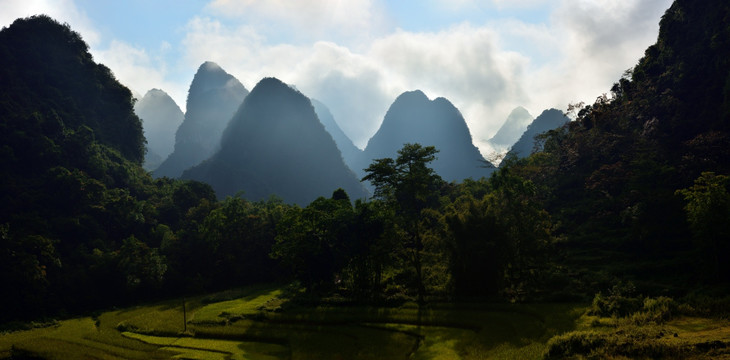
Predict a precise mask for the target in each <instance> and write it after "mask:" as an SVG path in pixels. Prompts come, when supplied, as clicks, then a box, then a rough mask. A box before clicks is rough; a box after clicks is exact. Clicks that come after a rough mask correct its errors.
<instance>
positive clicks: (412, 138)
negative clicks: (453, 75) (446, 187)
mask: <svg viewBox="0 0 730 360" xmlns="http://www.w3.org/2000/svg"><path fill="white" fill-rule="evenodd" d="M405 143H419V144H421V145H423V146H435V147H436V149H438V150H439V153H438V154H437V159H436V160H435V161H434V162H433V164H432V165H433V169H434V170H436V172H437V173H438V174H439V175H440V176H441V177H442V178H443V179H444V180H447V181H461V180H463V179H465V178H473V179H479V178H481V177H482V176H488V175H489V174H491V172H492V171H493V167H492V166H491V165H490V164H488V163H487V162H486V161H485V160H484V158H483V157H482V155H481V154H480V153H479V150H478V149H477V148H476V146H474V145H473V143H472V138H471V134H470V132H469V128H468V127H467V126H466V122H465V121H464V117H463V116H462V115H461V113H460V112H459V110H458V109H456V107H454V105H453V104H451V102H449V101H448V100H446V99H444V98H437V99H435V100H429V99H428V97H426V95H425V94H424V93H423V92H421V91H419V90H416V91H411V92H406V93H403V94H401V95H400V96H398V98H397V99H396V100H395V102H394V103H393V105H391V106H390V109H388V112H387V113H386V114H385V118H384V119H383V123H382V124H381V126H380V129H378V131H377V132H376V133H375V135H373V137H372V138H371V139H370V141H368V145H367V147H366V148H365V150H364V152H363V156H362V157H361V160H360V163H359V165H357V166H356V169H354V170H355V171H358V172H359V175H364V173H363V172H362V169H364V168H366V167H367V166H368V165H369V164H370V163H371V162H372V161H373V159H378V158H384V157H389V158H395V157H397V152H398V150H400V149H401V148H402V147H403V144H405ZM485 166H487V167H488V168H484V167H485Z"/></svg>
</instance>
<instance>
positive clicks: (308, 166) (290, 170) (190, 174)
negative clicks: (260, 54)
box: [183, 78, 366, 205]
mask: <svg viewBox="0 0 730 360" xmlns="http://www.w3.org/2000/svg"><path fill="white" fill-rule="evenodd" d="M183 178H189V179H195V180H200V181H204V182H207V183H209V184H211V185H212V186H213V188H214V189H215V191H216V193H217V194H218V196H219V197H225V196H228V195H234V194H236V193H238V192H243V196H244V197H246V198H248V199H252V200H260V199H265V198H268V197H269V196H271V195H277V196H279V197H281V198H282V199H283V200H284V201H286V202H289V203H296V204H300V205H306V204H308V203H310V202H311V201H313V200H314V199H316V198H317V197H319V196H329V195H331V194H332V192H333V191H334V190H336V189H337V188H343V189H345V191H347V193H348V194H349V195H350V197H351V198H352V199H357V198H363V197H365V196H366V192H365V190H364V188H363V187H362V185H361V184H360V182H359V181H358V180H357V178H356V177H355V175H354V174H353V173H352V171H350V170H349V168H348V167H347V166H346V165H345V164H344V162H343V160H342V156H341V154H340V151H339V150H338V148H337V145H336V144H335V141H334V140H333V139H332V136H330V134H329V133H328V132H327V131H326V130H325V128H324V126H323V125H322V124H321V123H320V121H319V119H318V118H317V115H316V113H315V111H314V108H313V107H312V104H311V102H310V100H309V99H308V98H307V97H306V96H304V95H302V94H301V93H300V92H298V91H297V90H295V89H293V88H291V87H289V86H288V85H286V84H284V83H283V82H281V81H279V80H277V79H275V78H266V79H263V80H261V81H260V82H259V83H258V84H257V85H256V87H255V88H254V89H253V90H252V91H251V93H250V94H249V95H248V96H247V97H246V100H244V102H243V105H242V106H241V108H240V109H239V110H238V112H237V113H236V115H235V116H234V117H233V119H232V120H231V122H230V124H229V126H228V128H227V129H226V130H225V133H224V134H223V138H222V140H221V149H220V151H219V152H218V153H216V154H215V155H214V156H213V157H212V158H211V159H209V160H207V161H205V162H203V163H202V164H200V165H199V166H196V167H194V168H192V169H190V170H188V171H186V172H185V173H183Z"/></svg>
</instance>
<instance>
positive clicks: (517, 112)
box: [489, 106, 533, 148]
mask: <svg viewBox="0 0 730 360" xmlns="http://www.w3.org/2000/svg"><path fill="white" fill-rule="evenodd" d="M532 120H533V118H532V115H530V113H529V112H528V111H527V109H525V108H523V107H522V106H518V107H516V108H515V109H514V110H512V112H511V113H510V114H509V116H508V117H507V120H505V122H504V124H502V126H501V127H500V128H499V130H497V133H496V134H494V136H492V138H491V139H489V143H490V144H491V145H492V146H494V147H495V148H508V147H510V146H512V145H513V144H514V143H515V142H517V140H518V139H519V138H520V136H521V135H522V133H524V132H525V130H527V126H528V125H529V124H530V122H531V121H532Z"/></svg>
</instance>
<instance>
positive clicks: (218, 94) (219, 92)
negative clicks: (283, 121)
mask: <svg viewBox="0 0 730 360" xmlns="http://www.w3.org/2000/svg"><path fill="white" fill-rule="evenodd" d="M246 95H248V90H246V88H245V87H243V85H242V84H241V83H240V82H239V81H238V80H237V79H236V78H235V77H233V76H232V75H230V74H228V73H227V72H225V71H224V70H223V69H222V68H221V67H220V66H218V64H216V63H213V62H210V61H208V62H205V63H203V64H202V65H200V67H199V68H198V71H197V73H195V77H194V78H193V82H192V84H190V90H189V91H188V99H187V111H186V112H185V120H183V122H182V124H181V125H180V127H179V128H178V129H177V132H176V133H175V150H174V151H173V153H172V154H170V156H168V158H167V159H166V160H165V161H164V162H163V163H162V164H161V165H160V166H159V167H158V168H157V170H155V172H154V175H155V176H156V177H162V176H167V177H172V178H176V177H179V176H180V174H182V172H183V171H184V170H185V169H188V168H190V167H192V166H195V165H197V164H199V163H200V162H201V161H203V160H205V159H207V158H209V157H210V156H211V155H213V154H214V153H215V152H216V151H217V150H218V148H219V146H220V139H221V134H222V133H223V130H224V129H225V128H226V125H227V124H228V122H229V121H230V119H231V117H232V116H233V114H234V113H235V112H236V109H238V107H239V106H240V105H241V102H242V101H243V99H244V98H245V97H246Z"/></svg>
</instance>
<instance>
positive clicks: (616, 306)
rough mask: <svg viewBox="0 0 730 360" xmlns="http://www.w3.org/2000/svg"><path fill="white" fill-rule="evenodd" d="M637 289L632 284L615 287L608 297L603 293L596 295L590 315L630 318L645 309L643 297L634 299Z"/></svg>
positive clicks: (619, 284)
mask: <svg viewBox="0 0 730 360" xmlns="http://www.w3.org/2000/svg"><path fill="white" fill-rule="evenodd" d="M634 292H636V287H635V286H634V284H632V283H631V282H628V283H625V284H624V283H621V282H619V283H618V284H616V285H614V286H613V288H612V289H611V291H610V292H609V295H608V296H605V295H603V294H602V293H600V292H599V293H598V294H596V296H595V297H594V298H593V303H592V304H591V307H590V309H589V310H588V314H589V315H597V316H604V317H609V316H617V317H626V316H629V315H631V314H633V313H635V312H637V311H639V310H641V309H642V307H643V303H644V301H643V299H642V298H641V297H633V296H632V295H633V294H634Z"/></svg>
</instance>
